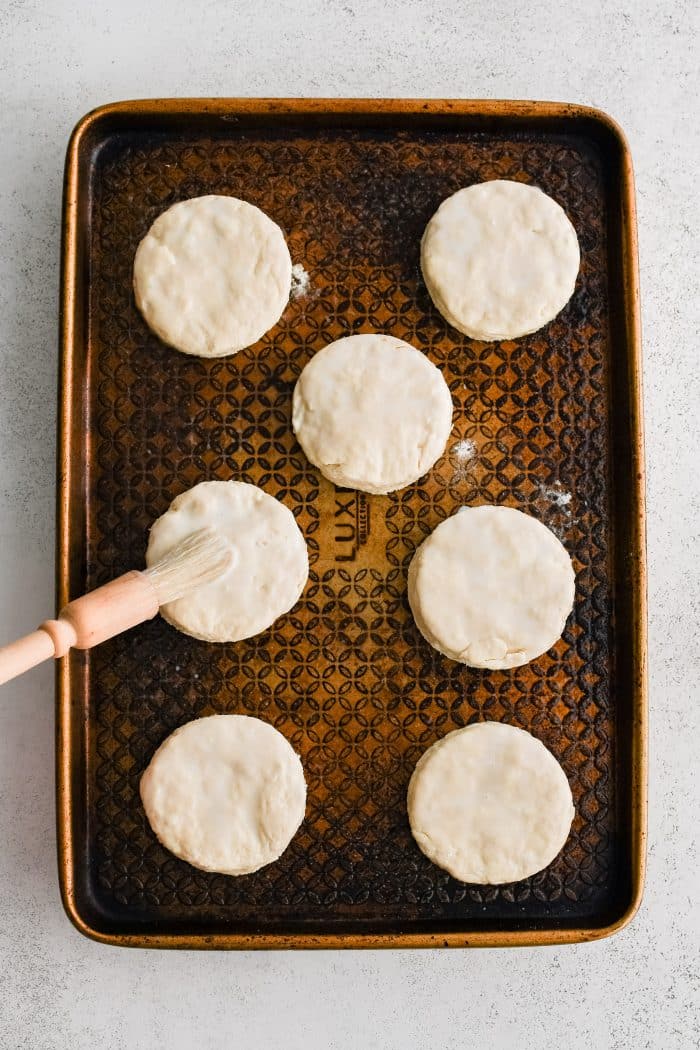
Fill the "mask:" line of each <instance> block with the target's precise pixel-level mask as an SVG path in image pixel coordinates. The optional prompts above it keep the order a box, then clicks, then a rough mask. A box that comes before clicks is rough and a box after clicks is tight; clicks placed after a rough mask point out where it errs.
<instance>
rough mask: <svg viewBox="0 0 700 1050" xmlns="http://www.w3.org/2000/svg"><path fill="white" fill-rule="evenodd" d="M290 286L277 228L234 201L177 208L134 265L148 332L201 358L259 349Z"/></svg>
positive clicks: (162, 218)
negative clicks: (257, 345)
mask: <svg viewBox="0 0 700 1050" xmlns="http://www.w3.org/2000/svg"><path fill="white" fill-rule="evenodd" d="M291 284H292V261H291V259H290V257H289V249H288V248H287V243H286V241H285V239H284V235H283V233H282V231H281V230H280V228H279V226H277V225H276V223H274V222H273V221H272V219H270V218H268V216H267V215H265V213H264V212H262V211H260V209H259V208H256V207H255V206H254V205H252V204H248V203H247V202H246V201H241V200H238V199H237V198H236V197H221V196H216V195H211V196H207V197H194V198H192V199H191V200H186V201H181V202H180V203H179V204H174V205H173V206H172V207H171V208H169V209H168V210H167V211H165V212H163V214H162V215H159V216H158V218H157V219H156V221H155V222H154V223H153V225H152V226H151V228H150V230H149V231H148V233H147V234H146V236H145V237H144V239H143V240H142V241H141V243H140V244H139V246H138V249H137V251H136V257H135V259H134V293H135V296H136V303H137V305H138V308H139V310H140V311H141V313H142V314H143V316H144V318H145V320H146V322H147V323H148V325H149V327H150V328H152V329H153V331H154V332H155V333H156V334H157V335H159V336H160V338H161V339H162V340H163V341H164V342H166V343H168V344H169V345H170V346H174V347H175V348H176V349H178V350H182V351H183V353H185V354H195V355H197V356H199V357H223V356H224V355H225V354H235V353H236V352H237V351H238V350H243V349H244V348H245V347H247V346H251V345H252V344H253V343H255V342H257V340H258V339H260V337H261V336H263V335H264V334H265V332H267V331H268V329H270V328H272V326H273V325H274V324H276V323H277V321H279V319H280V317H281V315H282V311H283V310H284V308H285V306H286V305H287V302H288V300H289V292H290V289H291Z"/></svg>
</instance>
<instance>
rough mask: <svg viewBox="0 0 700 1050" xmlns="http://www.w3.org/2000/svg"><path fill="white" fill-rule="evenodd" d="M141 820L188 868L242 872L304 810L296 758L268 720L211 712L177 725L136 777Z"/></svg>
mask: <svg viewBox="0 0 700 1050" xmlns="http://www.w3.org/2000/svg"><path fill="white" fill-rule="evenodd" d="M140 792H141V799H142V801H143V806H144V809H145V810H146V816H147V817H148V821H149V823H150V825H151V827H152V829H153V831H154V832H155V834H156V835H157V837H158V839H159V840H160V842H161V843H162V844H163V845H164V846H165V848H166V849H168V850H170V852H171V853H174V854H175V856H177V857H180V858H181V859H182V860H186V861H188V862H189V863H190V864H192V865H194V867H195V868H202V869H203V870H204V871H218V872H222V873H223V874H225V875H247V874H248V873H249V872H252V871H257V870H258V868H262V867H263V866H264V865H266V864H271V863H272V861H274V860H277V858H278V857H280V856H281V855H282V853H284V851H285V849H286V848H287V846H288V845H289V843H290V841H291V839H292V837H293V836H294V834H295V833H296V831H297V829H298V828H299V825H300V824H301V822H302V820H303V819H304V810H305V808H306V781H305V780H304V771H303V769H302V765H301V762H300V760H299V757H298V755H297V754H295V752H294V751H293V749H292V747H291V746H290V744H289V743H288V742H287V740H286V739H285V738H284V737H283V736H282V734H281V733H278V732H277V730H276V729H274V728H273V727H272V726H271V725H268V724H267V723H266V722H261V721H260V719H258V718H249V717H248V716H246V715H212V716H210V717H208V718H198V719H196V720H195V721H194V722H188V723H187V724H186V725H184V726H181V727H180V728H179V729H176V730H175V732H174V733H172V734H171V735H170V736H169V737H168V738H167V740H165V741H164V743H162V744H161V746H160V747H159V748H158V750H157V751H156V753H155V755H154V756H153V758H152V759H151V762H150V764H149V766H148V768H147V769H146V772H145V773H144V774H143V776H142V778H141V784H140Z"/></svg>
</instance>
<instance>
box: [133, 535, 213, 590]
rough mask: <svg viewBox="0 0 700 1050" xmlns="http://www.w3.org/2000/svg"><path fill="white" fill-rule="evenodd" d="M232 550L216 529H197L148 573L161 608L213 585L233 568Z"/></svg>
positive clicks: (148, 570) (147, 571)
mask: <svg viewBox="0 0 700 1050" xmlns="http://www.w3.org/2000/svg"><path fill="white" fill-rule="evenodd" d="M232 560H233V548H232V547H231V545H230V543H228V542H227V541H226V540H225V539H223V537H222V536H220V535H219V534H218V533H217V532H215V531H214V529H198V530H197V532H193V533H192V534H191V535H190V536H188V537H187V539H185V540H183V541H182V543H179V544H178V545H177V546H176V547H173V548H172V550H170V551H169V552H168V553H167V554H166V555H165V557H164V558H162V559H161V561H159V562H157V563H156V564H155V565H152V566H151V567H150V569H147V570H146V575H147V576H148V577H149V579H150V580H151V583H152V584H153V586H154V587H155V589H156V591H157V594H158V602H159V604H160V605H167V603H168V602H174V601H175V600H176V599H177V598H182V597H183V596H184V595H185V594H188V593H189V592H190V591H192V590H194V589H195V587H201V586H202V585H203V584H205V583H211V582H212V581H213V580H216V579H217V578H218V577H219V576H221V575H222V574H223V573H224V572H226V570H227V569H228V568H229V566H230V565H231V562H232Z"/></svg>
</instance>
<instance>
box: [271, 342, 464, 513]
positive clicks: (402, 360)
mask: <svg viewBox="0 0 700 1050" xmlns="http://www.w3.org/2000/svg"><path fill="white" fill-rule="evenodd" d="M292 424H293V427H294V431H295V433H296V435H297V438H298V440H299V444H300V445H301V447H302V448H303V450H304V452H305V453H306V456H307V457H308V459H309V460H310V461H311V462H312V463H313V464H314V465H315V466H317V467H318V468H319V470H320V471H321V473H322V474H324V475H325V477H327V478H329V479H330V481H332V482H334V483H335V484H336V485H339V486H341V487H344V488H352V489H361V490H362V491H363V492H372V493H378V494H383V493H386V492H395V491H396V490H397V489H402V488H405V487H406V486H407V485H410V484H411V483H412V482H414V481H417V480H418V478H420V477H422V476H423V474H425V473H426V472H427V471H429V470H430V468H431V467H432V466H433V464H434V463H435V461H436V460H437V459H438V458H439V457H440V456H441V455H442V453H443V451H444V449H445V445H446V443H447V439H448V437H449V434H450V430H451V429H452V397H451V395H450V391H449V388H448V386H447V383H446V382H445V380H444V378H443V376H442V373H441V372H440V370H439V369H438V368H436V366H435V365H434V364H432V362H430V361H429V360H428V358H427V357H426V356H425V355H424V354H422V353H421V352H420V350H416V349H415V347H413V346H410V345H409V344H408V343H404V342H403V341H402V340H401V339H395V338H393V336H389V335H379V334H364V335H351V336H348V337H347V338H345V339H338V340H337V341H336V342H334V343H331V344H330V345H329V346H327V347H325V348H324V349H323V350H320V351H319V353H317V354H316V355H315V357H313V358H312V359H311V361H310V362H309V363H308V364H307V365H306V367H305V368H304V370H303V372H302V373H301V376H300V377H299V381H298V382H297V385H296V387H295V388H294V401H293V414H292Z"/></svg>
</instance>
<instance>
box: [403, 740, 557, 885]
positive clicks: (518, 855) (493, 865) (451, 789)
mask: <svg viewBox="0 0 700 1050" xmlns="http://www.w3.org/2000/svg"><path fill="white" fill-rule="evenodd" d="M408 816H409V821H410V824H411V831H412V832H413V837H414V838H415V840H416V842H417V843H418V846H419V847H420V849H421V850H422V851H423V853H425V855H426V856H427V857H429V858H430V860H432V861H433V863H434V864H437V865H438V866H439V867H441V868H444V869H445V871H448V872H449V873H450V874H451V875H452V876H454V878H456V879H459V880H460V881H462V882H475V883H481V884H489V885H499V884H501V883H505V882H517V881H518V879H525V878H527V877H528V876H529V875H534V874H535V873H536V872H538V871H541V870H542V868H545V867H547V865H548V864H550V863H551V862H552V861H553V860H554V858H555V857H556V856H557V854H558V853H559V851H560V850H561V848H562V846H563V845H564V843H565V842H566V839H567V837H568V835H569V831H570V829H571V822H572V820H573V818H574V805H573V800H572V796H571V788H570V787H569V782H568V780H567V778H566V774H565V773H564V770H563V769H562V768H561V766H560V765H559V763H558V762H557V760H556V758H555V757H554V755H553V754H552V753H551V752H550V751H548V750H547V748H546V747H545V746H544V744H542V743H540V741H539V740H537V739H536V738H535V737H534V736H531V735H530V733H526V732H525V731H524V730H523V729H517V728H516V727H515V726H509V725H503V724H501V723H498V722H480V723H476V724H474V725H470V726H467V727H466V728H464V729H457V730H455V731H454V732H452V733H448V734H447V736H445V737H443V739H442V740H439V741H438V742H437V743H436V744H433V746H432V747H431V748H429V749H428V751H426V752H425V754H424V755H423V756H422V757H421V758H420V760H419V761H418V764H417V765H416V768H415V769H414V771H413V776H412V777H411V781H410V783H409V785H408Z"/></svg>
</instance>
